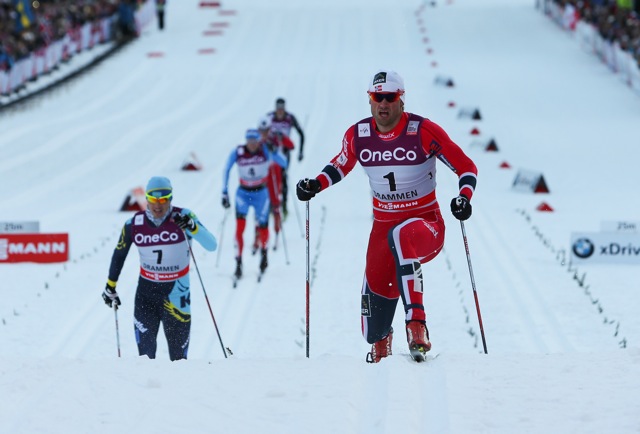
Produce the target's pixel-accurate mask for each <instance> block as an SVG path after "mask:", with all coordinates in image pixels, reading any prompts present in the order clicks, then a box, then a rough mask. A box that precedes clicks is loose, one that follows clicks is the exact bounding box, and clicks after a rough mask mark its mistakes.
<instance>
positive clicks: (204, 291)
mask: <svg viewBox="0 0 640 434" xmlns="http://www.w3.org/2000/svg"><path fill="white" fill-rule="evenodd" d="M187 244H188V246H189V253H191V258H192V259H193V265H195V266H196V272H197V273H198V278H199V279H200V286H202V292H203V293H204V299H205V300H206V301H207V306H208V307H209V313H210V314H211V319H212V320H213V326H214V327H215V329H216V333H217V334H218V340H219V341H220V347H221V348H222V353H223V354H224V358H225V359H226V358H227V351H228V352H229V354H233V353H232V352H231V350H230V349H229V348H228V347H227V348H226V349H225V346H224V344H223V343H222V337H221V336H220V330H218V324H217V323H216V318H215V317H214V316H213V310H212V309H211V303H209V297H208V296H207V291H206V290H205V289H204V283H203V282H202V276H201V275H200V270H199V269H198V263H197V262H196V257H195V256H194V255H193V249H191V244H190V243H189V242H187Z"/></svg>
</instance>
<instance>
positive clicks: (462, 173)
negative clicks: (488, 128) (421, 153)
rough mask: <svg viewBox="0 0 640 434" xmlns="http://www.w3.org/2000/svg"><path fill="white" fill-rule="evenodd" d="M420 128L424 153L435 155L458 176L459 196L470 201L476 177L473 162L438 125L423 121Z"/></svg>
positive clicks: (476, 170) (476, 171)
mask: <svg viewBox="0 0 640 434" xmlns="http://www.w3.org/2000/svg"><path fill="white" fill-rule="evenodd" d="M420 127H421V128H420V134H421V136H422V143H423V146H424V150H425V152H426V153H427V154H429V153H431V154H433V155H435V156H436V157H437V158H438V159H439V160H440V161H442V162H443V163H444V164H445V165H446V166H447V167H448V168H449V169H451V170H452V171H453V172H454V173H456V174H457V175H458V187H459V194H460V195H462V196H465V197H466V198H467V199H468V200H471V197H472V196H473V193H474V191H475V188H476V181H477V175H478V169H477V167H476V165H475V164H474V162H473V161H472V160H471V159H470V158H469V157H467V155H466V154H465V153H464V151H463V150H462V149H461V148H460V146H458V145H457V144H456V143H455V142H454V141H453V140H451V138H450V137H449V135H448V134H447V133H446V132H445V131H444V130H443V129H442V127H440V126H439V125H437V124H435V123H433V122H431V121H429V120H427V119H425V120H424V121H423V122H422V125H421V126H420Z"/></svg>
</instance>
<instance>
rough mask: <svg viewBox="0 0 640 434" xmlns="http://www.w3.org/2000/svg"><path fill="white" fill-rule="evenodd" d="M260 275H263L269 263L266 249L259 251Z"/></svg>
mask: <svg viewBox="0 0 640 434" xmlns="http://www.w3.org/2000/svg"><path fill="white" fill-rule="evenodd" d="M260 256H261V257H260V274H262V273H264V270H266V269H267V266H268V265H269V262H268V261H267V249H266V248H265V249H261V250H260Z"/></svg>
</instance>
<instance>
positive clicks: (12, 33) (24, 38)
mask: <svg viewBox="0 0 640 434" xmlns="http://www.w3.org/2000/svg"><path fill="white" fill-rule="evenodd" d="M137 3H138V0H18V1H16V0H0V70H5V71H6V70H9V69H11V67H12V66H13V64H14V63H15V62H16V61H18V60H20V59H22V58H25V57H28V56H29V55H30V53H31V52H33V51H36V50H38V49H40V48H42V47H46V46H47V45H48V44H50V43H51V42H53V41H56V40H59V39H61V38H63V37H64V36H65V35H66V34H68V32H70V31H73V30H77V29H78V28H80V27H82V26H83V25H84V24H86V23H95V22H97V21H99V20H101V19H103V18H105V17H109V16H113V15H114V14H116V13H122V11H123V10H131V9H133V8H134V7H135V5H136V4H137Z"/></svg>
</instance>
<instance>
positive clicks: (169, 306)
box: [102, 176, 218, 361]
mask: <svg viewBox="0 0 640 434" xmlns="http://www.w3.org/2000/svg"><path fill="white" fill-rule="evenodd" d="M146 198H147V210H146V211H140V212H138V213H136V214H135V215H134V216H133V217H132V218H130V219H129V220H127V222H126V223H125V224H124V227H123V228H122V233H121V235H120V239H119V240H118V244H117V245H116V248H115V250H114V252H113V256H112V258H111V265H110V267H109V277H108V279H107V285H106V287H105V289H104V291H103V293H102V298H103V300H104V302H105V303H106V304H107V305H108V306H109V307H112V306H113V304H114V303H115V305H116V307H117V306H119V305H120V304H121V303H120V296H119V295H118V293H117V292H116V283H117V281H118V277H119V276H120V272H121V271H122V268H123V266H124V262H125V260H126V259H127V255H128V253H129V249H130V248H131V245H133V244H135V245H136V247H137V248H138V253H139V254H140V277H139V278H138V288H137V290H136V295H135V302H134V308H133V321H134V328H135V333H136V342H137V344H138V353H139V354H140V355H141V356H147V357H149V358H150V359H155V358H156V349H157V336H158V331H159V329H160V323H162V326H163V328H164V334H165V336H166V338H167V346H168V348H169V358H170V359H171V360H172V361H173V360H180V359H186V358H187V352H188V350H189V341H190V335H191V295H190V294H191V292H190V283H189V280H190V279H189V265H190V257H189V254H190V248H191V247H190V245H191V240H192V239H195V240H196V241H198V242H199V243H200V244H201V245H202V246H203V247H204V248H205V249H207V250H209V251H213V250H215V249H216V247H217V245H218V243H217V241H216V239H215V237H214V236H213V234H211V232H209V231H208V230H207V228H205V227H204V225H203V224H202V223H201V222H200V220H199V219H198V218H197V217H196V216H195V214H194V213H193V212H191V211H190V210H188V209H186V208H179V207H177V206H173V205H172V199H173V188H172V186H171V181H169V179H167V178H165V177H162V176H154V177H153V178H151V179H150V180H149V182H148V184H147V189H146Z"/></svg>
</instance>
